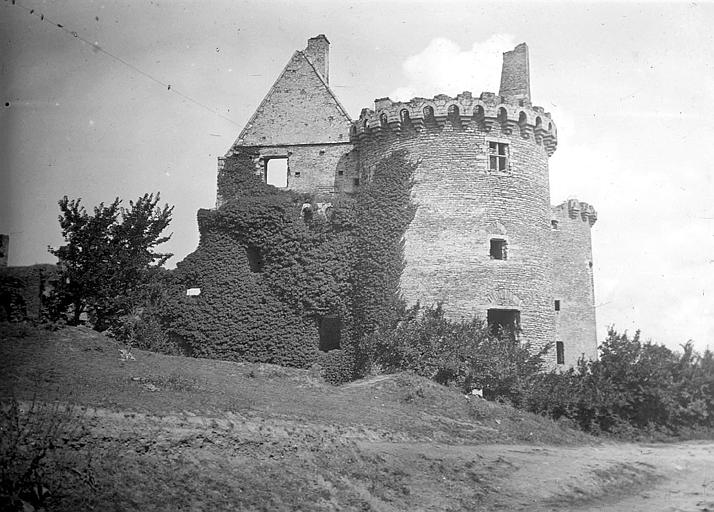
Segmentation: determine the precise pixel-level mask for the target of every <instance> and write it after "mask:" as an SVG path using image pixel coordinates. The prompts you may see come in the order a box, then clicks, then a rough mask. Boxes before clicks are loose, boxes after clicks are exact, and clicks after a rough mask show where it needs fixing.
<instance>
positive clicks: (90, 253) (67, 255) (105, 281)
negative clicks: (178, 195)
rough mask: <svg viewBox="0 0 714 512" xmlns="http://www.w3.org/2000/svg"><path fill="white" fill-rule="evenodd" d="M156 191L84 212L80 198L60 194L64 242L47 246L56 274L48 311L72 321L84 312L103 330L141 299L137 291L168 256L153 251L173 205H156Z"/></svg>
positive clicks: (96, 326)
mask: <svg viewBox="0 0 714 512" xmlns="http://www.w3.org/2000/svg"><path fill="white" fill-rule="evenodd" d="M159 200H160V197H159V194H158V193H157V194H156V195H154V194H145V195H143V196H141V197H139V198H138V199H137V200H136V202H134V201H129V207H123V206H121V203H122V201H121V200H120V199H119V198H116V199H115V200H114V201H113V202H112V203H110V204H109V205H105V204H104V203H100V204H99V205H98V206H96V207H94V210H93V212H92V213H89V212H87V210H86V209H85V207H84V206H83V205H82V204H81V200H80V199H73V200H70V199H68V198H67V196H65V197H64V198H62V199H61V200H60V201H59V207H60V211H61V215H60V216H59V222H60V226H61V228H62V236H63V237H64V239H65V242H66V243H65V245H62V246H60V247H58V248H51V247H50V248H49V251H50V253H52V254H53V255H55V256H56V257H57V259H58V260H59V261H58V265H59V276H58V277H59V278H58V280H57V283H56V285H55V287H54V290H53V294H52V301H51V302H52V304H53V307H52V308H51V310H52V312H53V313H54V314H55V315H59V314H68V315H69V321H70V323H72V324H77V323H79V320H80V315H81V314H82V313H83V312H86V313H87V314H88V315H89V317H90V319H91V323H92V325H93V326H94V328H95V329H97V330H100V331H101V330H105V329H107V328H108V327H110V326H111V325H112V324H113V323H115V322H116V321H117V319H118V318H119V317H121V316H123V315H126V314H128V313H129V312H130V311H131V310H132V308H134V307H136V306H137V305H138V304H141V303H143V302H144V298H143V296H142V294H143V292H142V289H143V288H144V286H145V284H146V283H147V282H148V281H150V279H149V277H150V275H151V272H152V269H154V268H156V267H160V266H161V265H163V263H164V262H165V261H166V260H167V259H168V258H170V257H171V254H162V253H159V252H156V250H155V249H156V247H157V246H159V245H161V244H162V243H164V242H166V241H168V240H169V238H170V237H171V235H168V236H165V235H163V232H164V230H165V229H166V228H167V227H168V225H169V223H170V222H171V214H172V211H173V207H169V205H164V206H163V207H161V206H159Z"/></svg>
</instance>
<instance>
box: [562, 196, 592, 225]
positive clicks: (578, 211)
mask: <svg viewBox="0 0 714 512" xmlns="http://www.w3.org/2000/svg"><path fill="white" fill-rule="evenodd" d="M553 209H555V210H560V211H563V212H567V215H568V217H570V218H571V219H579V220H582V221H583V222H586V221H587V222H588V223H589V224H590V226H593V225H594V224H595V222H597V211H595V208H594V207H593V205H591V204H588V203H586V202H584V201H578V200H577V199H568V200H567V201H564V202H563V203H561V204H559V205H558V206H555V207H553Z"/></svg>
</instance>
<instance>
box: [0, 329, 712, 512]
mask: <svg viewBox="0 0 714 512" xmlns="http://www.w3.org/2000/svg"><path fill="white" fill-rule="evenodd" d="M119 349H120V346H119V345H117V344H116V343H115V342H114V341H112V340H110V339H107V338H105V337H103V336H101V335H100V334H97V333H95V332H93V331H91V330H89V329H84V328H70V329H63V330H60V331H57V332H49V331H42V330H36V329H32V328H29V327H18V326H10V325H2V326H0V375H1V376H2V380H1V382H0V398H3V399H7V398H9V397H11V396H15V397H17V398H18V399H19V400H20V401H21V404H22V405H23V407H24V408H25V409H28V408H30V407H33V405H32V404H33V403H34V404H35V406H34V407H35V410H36V411H35V415H37V416H42V415H49V414H55V415H57V414H58V413H57V411H56V408H55V409H52V407H50V406H45V405H43V404H49V403H54V402H57V401H59V402H60V403H62V404H72V408H71V410H70V411H69V412H63V413H62V414H63V415H64V416H62V417H63V418H68V419H66V420H65V423H66V424H67V425H65V427H66V428H65V431H66V433H65V434H63V435H62V436H60V437H61V438H62V439H63V441H62V442H61V443H59V444H60V445H61V446H59V447H58V448H57V449H56V450H55V451H54V452H53V453H52V455H51V457H49V458H48V460H47V462H48V468H50V469H49V470H48V477H47V478H48V484H50V485H48V487H49V488H50V489H51V490H52V492H53V494H52V496H51V498H50V502H49V503H50V505H51V507H50V508H53V509H58V510H83V509H90V508H95V509H97V510H206V509H211V510H266V511H267V510H271V511H272V510H375V511H395V510H469V511H478V510H483V511H494V510H528V511H545V510H554V511H565V510H583V511H594V510H628V511H640V510H642V511H645V510H647V511H650V510H651V511H658V510H672V511H674V510H687V511H689V510H691V511H705V510H714V445H712V444H705V443H701V444H697V443H689V444H672V445H634V444H612V443H600V442H598V441H597V440H595V439H593V438H591V437H588V436H586V435H584V434H581V433H578V432H574V431H572V430H569V429H566V428H563V427H561V426H560V425H558V424H556V423H554V422H552V421H549V420H546V419H543V418H540V417H537V416H534V415H530V414H526V413H522V412H519V411H516V410H514V409H512V408H509V407H504V406H500V405H496V404H492V403H488V402H484V401H481V400H476V399H467V398H465V397H464V396H463V395H461V394H459V393H456V392H453V391H451V390H449V389H446V388H443V387H441V386H438V385H435V384H433V383H431V382H429V381H427V380H424V379H419V378H416V377H413V376H408V375H397V376H388V377H384V376H381V377H375V378H373V379H368V380H365V381H360V382H356V383H352V384H350V385H347V386H342V387H339V388H335V387H332V386H329V385H326V384H324V383H323V382H321V381H320V379H319V378H318V377H317V376H316V375H314V373H311V372H310V371H302V370H294V369H286V368H280V367H276V366H271V365H256V364H240V363H230V362H222V361H210V360H201V359H190V358H178V357H169V356H162V355H157V354H152V353H149V352H141V351H134V353H133V355H134V357H135V360H128V361H121V360H120V353H119ZM38 404H40V405H38Z"/></svg>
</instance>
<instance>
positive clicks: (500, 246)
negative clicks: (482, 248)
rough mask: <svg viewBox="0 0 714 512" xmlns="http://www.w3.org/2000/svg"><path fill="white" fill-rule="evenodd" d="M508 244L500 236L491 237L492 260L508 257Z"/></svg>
mask: <svg viewBox="0 0 714 512" xmlns="http://www.w3.org/2000/svg"><path fill="white" fill-rule="evenodd" d="M507 247H508V244H507V242H506V241H505V240H502V239H500V238H492V239H491V249H490V255H491V259H492V260H505V259H507V258H508V249H507Z"/></svg>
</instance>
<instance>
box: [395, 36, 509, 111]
mask: <svg viewBox="0 0 714 512" xmlns="http://www.w3.org/2000/svg"><path fill="white" fill-rule="evenodd" d="M515 46H516V43H515V42H514V39H513V36H511V35H508V34H495V35H493V36H491V37H489V38H488V39H487V40H486V41H483V42H475V43H473V45H472V46H471V48H470V49H466V50H462V49H461V47H460V46H459V45H458V43H455V42H454V41H451V40H450V39H447V38H443V37H438V38H435V39H432V40H431V42H430V43H429V44H428V45H427V46H426V48H424V49H423V50H422V51H421V52H420V53H418V54H416V55H412V56H410V57H408V58H407V59H406V60H405V61H404V63H403V64H402V71H403V72H404V76H405V77H406V79H407V85H405V86H402V87H398V88H397V89H395V90H394V91H392V93H391V94H390V95H389V97H390V98H392V99H393V100H397V101H407V100H409V99H411V98H414V97H416V96H423V97H428V98H430V97H433V96H435V95H437V94H449V95H452V96H455V95H456V94H458V93H460V92H462V91H471V92H472V93H474V94H476V95H478V94H480V93H481V92H482V91H491V92H498V87H499V85H500V75H501V63H502V54H503V52H506V51H509V50H512V49H513V48H514V47H515Z"/></svg>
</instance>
